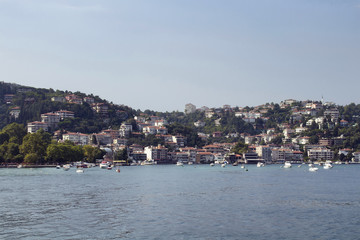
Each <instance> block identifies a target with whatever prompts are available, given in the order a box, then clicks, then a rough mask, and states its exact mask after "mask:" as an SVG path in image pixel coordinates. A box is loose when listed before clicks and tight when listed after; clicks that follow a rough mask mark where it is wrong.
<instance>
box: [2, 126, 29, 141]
mask: <svg viewBox="0 0 360 240" xmlns="http://www.w3.org/2000/svg"><path fill="white" fill-rule="evenodd" d="M2 132H3V133H6V134H8V135H9V138H10V139H9V141H10V142H13V143H17V144H21V143H22V140H23V137H24V136H25V135H26V129H25V127H24V125H22V124H18V123H11V124H9V125H7V126H6V127H4V128H3V130H2Z"/></svg>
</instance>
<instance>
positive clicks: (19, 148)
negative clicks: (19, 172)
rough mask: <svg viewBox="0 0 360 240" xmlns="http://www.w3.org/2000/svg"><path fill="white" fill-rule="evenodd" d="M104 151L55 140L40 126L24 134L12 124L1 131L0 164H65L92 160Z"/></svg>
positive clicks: (19, 125)
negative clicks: (36, 129) (32, 131)
mask: <svg viewBox="0 0 360 240" xmlns="http://www.w3.org/2000/svg"><path fill="white" fill-rule="evenodd" d="M104 155H105V152H104V151H103V150H101V149H99V148H97V147H92V146H89V145H86V146H78V145H74V143H72V142H70V141H65V142H63V143H58V142H57V141H54V140H52V139H51V135H50V134H49V133H47V132H45V131H43V130H42V129H41V130H39V131H38V132H36V133H27V132H26V128H25V127H24V125H22V124H18V123H12V124H9V125H7V126H6V127H4V128H3V129H2V130H1V132H0V164H5V165H6V164H20V163H23V164H28V165H31V164H64V163H69V162H76V161H87V162H92V163H95V161H96V159H97V158H102V157H103V156H104Z"/></svg>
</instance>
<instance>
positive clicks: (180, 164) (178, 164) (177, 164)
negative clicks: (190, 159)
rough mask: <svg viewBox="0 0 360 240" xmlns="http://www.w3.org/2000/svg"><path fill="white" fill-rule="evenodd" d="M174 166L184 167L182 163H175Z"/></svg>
mask: <svg viewBox="0 0 360 240" xmlns="http://www.w3.org/2000/svg"><path fill="white" fill-rule="evenodd" d="M176 166H184V164H183V163H182V162H177V163H176Z"/></svg>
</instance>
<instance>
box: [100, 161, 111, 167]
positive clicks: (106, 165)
mask: <svg viewBox="0 0 360 240" xmlns="http://www.w3.org/2000/svg"><path fill="white" fill-rule="evenodd" d="M109 165H110V164H109V162H107V161H102V162H101V163H100V164H99V167H100V168H103V169H105V168H108V167H109Z"/></svg>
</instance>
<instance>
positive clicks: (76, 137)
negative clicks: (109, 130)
mask: <svg viewBox="0 0 360 240" xmlns="http://www.w3.org/2000/svg"><path fill="white" fill-rule="evenodd" d="M62 137H63V141H65V140H68V141H71V142H73V143H75V144H78V145H87V144H89V135H87V134H84V133H72V132H69V133H65V134H63V136H62Z"/></svg>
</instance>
